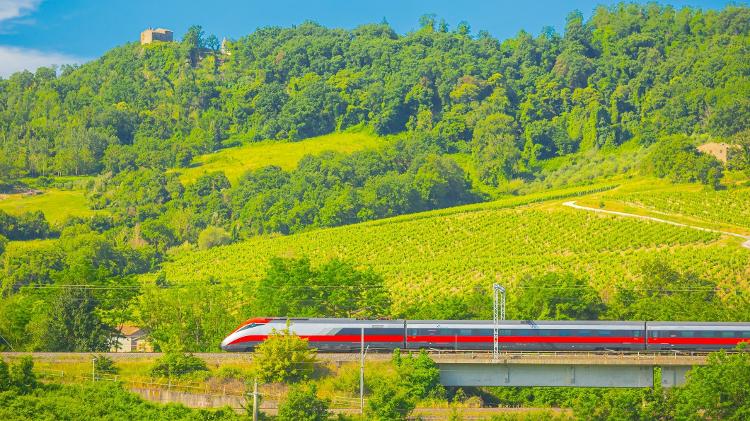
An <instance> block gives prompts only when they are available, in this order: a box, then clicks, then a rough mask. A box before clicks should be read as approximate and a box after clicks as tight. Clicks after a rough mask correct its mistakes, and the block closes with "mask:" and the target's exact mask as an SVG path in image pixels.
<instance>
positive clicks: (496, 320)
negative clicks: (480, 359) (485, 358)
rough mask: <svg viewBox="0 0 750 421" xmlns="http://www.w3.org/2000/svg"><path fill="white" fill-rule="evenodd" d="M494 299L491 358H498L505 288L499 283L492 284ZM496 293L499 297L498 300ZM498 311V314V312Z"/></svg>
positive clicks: (495, 359) (503, 318) (503, 315)
mask: <svg viewBox="0 0 750 421" xmlns="http://www.w3.org/2000/svg"><path fill="white" fill-rule="evenodd" d="M492 292H493V293H494V297H493V298H494V299H493V300H492V322H493V323H492V359H493V360H494V361H497V360H498V359H499V358H500V344H499V342H500V341H499V339H500V320H505V288H504V287H503V286H502V285H500V284H493V285H492ZM498 293H500V296H501V299H500V300H498ZM498 313H499V314H498Z"/></svg>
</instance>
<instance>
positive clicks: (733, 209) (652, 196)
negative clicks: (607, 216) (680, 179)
mask: <svg viewBox="0 0 750 421" xmlns="http://www.w3.org/2000/svg"><path fill="white" fill-rule="evenodd" d="M603 198H604V199H605V200H615V201H619V202H622V203H624V204H627V205H631V206H635V207H640V208H645V209H646V210H651V211H656V212H665V213H669V214H675V215H680V216H686V217H691V218H697V219H699V220H704V221H711V222H719V223H724V224H730V225H736V226H739V227H743V228H746V229H747V230H746V231H748V230H750V187H744V188H731V189H727V190H719V191H714V190H707V189H703V188H701V187H700V186H689V187H683V188H681V189H676V188H674V187H672V188H660V189H654V190H649V191H638V192H630V193H612V194H606V195H604V196H603Z"/></svg>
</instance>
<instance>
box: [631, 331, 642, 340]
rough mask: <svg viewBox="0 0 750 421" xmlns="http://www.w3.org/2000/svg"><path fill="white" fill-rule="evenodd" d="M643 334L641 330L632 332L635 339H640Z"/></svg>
mask: <svg viewBox="0 0 750 421" xmlns="http://www.w3.org/2000/svg"><path fill="white" fill-rule="evenodd" d="M641 333H643V332H642V331H640V330H633V331H632V335H633V337H634V338H638V337H640V336H641Z"/></svg>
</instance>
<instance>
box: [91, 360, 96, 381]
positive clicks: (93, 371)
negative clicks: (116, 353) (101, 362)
mask: <svg viewBox="0 0 750 421" xmlns="http://www.w3.org/2000/svg"><path fill="white" fill-rule="evenodd" d="M91 381H92V382H95V381H96V355H92V356H91Z"/></svg>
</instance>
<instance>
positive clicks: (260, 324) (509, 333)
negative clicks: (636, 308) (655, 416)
mask: <svg viewBox="0 0 750 421" xmlns="http://www.w3.org/2000/svg"><path fill="white" fill-rule="evenodd" d="M287 325H288V326H289V329H290V331H292V332H294V333H295V334H296V335H298V336H299V337H301V338H305V339H307V340H308V341H309V343H310V345H311V346H312V347H314V348H316V349H318V350H319V351H321V352H347V351H357V350H359V349H360V347H361V346H362V342H363V341H364V344H365V345H366V346H367V347H369V349H370V350H384V351H388V350H393V349H396V348H399V349H435V350H456V351H489V350H492V348H493V342H494V339H493V338H494V337H493V330H494V324H493V322H492V321H491V320H358V319H327V318H289V319H287V318H253V319H250V320H247V321H246V322H244V323H242V324H241V325H240V326H239V327H238V328H237V329H236V330H235V331H234V332H232V333H231V334H230V335H229V336H227V337H226V338H225V339H224V340H223V341H222V343H221V348H222V349H223V350H224V351H232V352H242V351H252V350H253V349H254V348H255V347H256V346H258V345H259V344H261V343H262V342H263V341H264V340H266V338H268V336H269V335H272V334H273V332H274V331H281V330H283V329H285V328H286V327H287ZM742 342H748V343H750V323H728V322H722V323H706V322H622V321H541V320H540V321H533V320H517V321H511V320H504V321H501V322H500V323H499V325H498V343H499V346H500V348H501V349H502V350H504V351H647V350H653V351H663V350H683V351H715V350H719V349H731V348H734V347H736V346H737V345H738V344H739V343H742Z"/></svg>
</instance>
